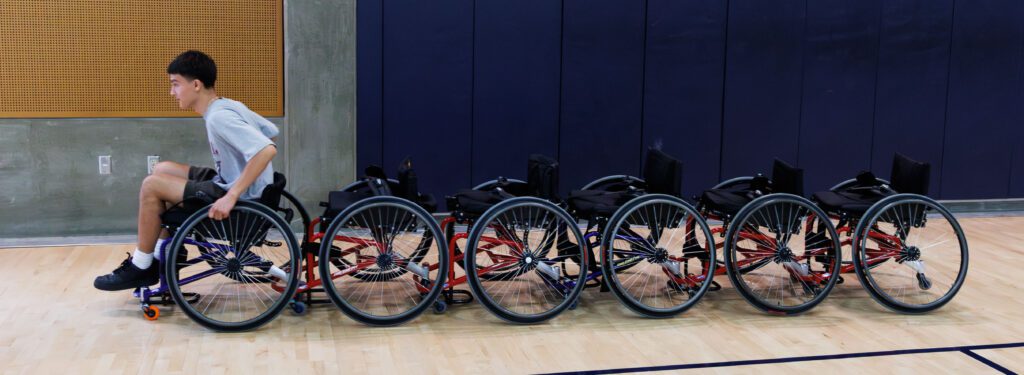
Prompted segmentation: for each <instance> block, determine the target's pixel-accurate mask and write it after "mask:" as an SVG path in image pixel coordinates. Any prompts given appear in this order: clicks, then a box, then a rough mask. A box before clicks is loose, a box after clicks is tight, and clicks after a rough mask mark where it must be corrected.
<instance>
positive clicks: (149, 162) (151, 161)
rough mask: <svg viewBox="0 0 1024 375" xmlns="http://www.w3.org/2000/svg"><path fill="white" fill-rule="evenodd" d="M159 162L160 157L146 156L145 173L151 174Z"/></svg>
mask: <svg viewBox="0 0 1024 375" xmlns="http://www.w3.org/2000/svg"><path fill="white" fill-rule="evenodd" d="M159 162H160V155H149V156H146V173H149V174H153V168H156V163H159Z"/></svg>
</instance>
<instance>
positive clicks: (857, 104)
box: [797, 0, 881, 192]
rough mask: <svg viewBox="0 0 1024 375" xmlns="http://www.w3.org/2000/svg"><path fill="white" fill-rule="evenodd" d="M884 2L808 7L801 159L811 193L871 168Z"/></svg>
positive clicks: (840, 0) (826, 0)
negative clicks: (876, 74)
mask: <svg viewBox="0 0 1024 375" xmlns="http://www.w3.org/2000/svg"><path fill="white" fill-rule="evenodd" d="M880 6H881V0H815V1H808V2H807V31H806V32H805V36H804V40H805V42H804V43H805V45H804V78H803V82H804V83H803V85H804V86H803V100H802V105H801V107H802V111H801V113H802V114H801V120H800V152H799V154H800V156H799V160H798V161H797V163H798V164H799V165H800V166H801V167H803V168H804V170H805V172H804V176H805V177H804V178H805V180H804V183H805V189H806V191H808V192H815V191H822V190H827V189H828V188H829V187H831V186H833V185H835V184H836V183H838V182H840V181H843V180H845V179H848V178H853V176H855V175H856V173H857V172H858V171H861V170H866V169H869V168H870V167H871V147H870V145H871V131H870V130H871V126H872V123H873V114H874V110H875V108H874V107H875V103H874V101H875V67H876V65H877V63H878V19H879V10H880V8H879V7H880Z"/></svg>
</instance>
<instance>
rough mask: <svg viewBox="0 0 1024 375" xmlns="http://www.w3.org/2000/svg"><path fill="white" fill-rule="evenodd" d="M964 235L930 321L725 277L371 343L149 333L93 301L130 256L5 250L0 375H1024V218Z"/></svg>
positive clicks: (455, 313) (325, 314)
mask: <svg viewBox="0 0 1024 375" xmlns="http://www.w3.org/2000/svg"><path fill="white" fill-rule="evenodd" d="M960 222H961V224H962V226H963V228H964V230H965V231H966V233H967V237H968V241H969V242H970V251H971V257H970V260H971V263H970V271H969V272H968V277H967V282H966V283H965V285H964V287H963V288H962V289H961V291H960V293H959V294H958V295H957V297H956V298H955V299H954V300H953V301H952V302H951V303H950V304H949V305H947V306H945V307H944V308H942V309H940V310H938V311H935V312H932V313H930V314H926V315H901V314H896V313H893V312H890V311H888V310H885V309H884V308H882V307H881V306H880V305H878V304H877V303H875V302H874V301H873V300H872V299H871V298H870V297H869V296H868V295H867V293H866V292H864V291H863V290H862V289H861V286H860V284H859V283H858V282H857V281H856V277H855V276H854V275H847V276H846V280H847V282H846V283H845V284H843V285H838V286H837V287H836V289H835V290H834V291H833V292H832V294H831V295H830V297H829V298H828V300H826V302H825V303H823V304H822V305H820V306H819V307H818V308H816V309H814V310H812V311H811V312H810V313H807V314H805V315H801V316H797V317H776V316H768V315H765V314H762V313H760V312H758V311H756V310H755V309H754V308H752V307H750V306H749V305H748V304H747V303H746V302H745V301H744V300H743V299H742V298H741V297H740V296H739V295H738V294H737V293H736V292H735V291H734V290H732V288H731V286H729V285H728V281H727V278H726V277H720V278H717V279H716V280H718V281H719V282H720V283H722V284H723V286H724V288H723V290H721V291H718V292H709V293H708V294H707V295H706V296H705V297H704V299H703V300H702V302H701V303H700V304H698V305H697V306H696V307H695V308H693V309H691V310H690V311H688V312H686V313H684V314H683V315H681V316H678V317H676V318H672V319H664V320H652V319H645V318H640V317H637V316H636V315H634V314H633V313H631V312H629V311H628V310H626V309H625V308H624V307H621V306H620V304H619V303H618V301H617V300H616V299H615V298H614V297H613V296H612V295H610V294H607V293H600V292H598V291H596V290H592V289H590V290H587V291H585V292H584V293H583V295H582V301H581V304H580V308H579V309H577V310H574V311H567V312H566V313H564V314H562V315H561V316H559V317H558V318H556V319H555V320H553V321H551V322H548V323H546V324H541V325H536V326H514V325H509V324H506V323H503V322H501V321H499V320H498V319H496V318H494V317H493V316H491V315H490V314H489V313H488V312H487V311H485V310H484V309H483V308H482V307H481V306H479V305H477V304H471V305H465V306H454V307H452V308H450V309H449V310H448V312H447V313H445V314H443V315H434V314H431V313H429V312H428V313H425V314H424V315H423V316H421V317H420V318H418V319H416V320H414V321H413V322H411V323H409V324H406V325H403V326H399V327H391V328H371V327H366V326H363V325H360V324H358V323H356V322H354V321H352V320H350V319H348V318H347V317H345V316H344V315H343V314H342V313H341V312H340V311H339V310H338V309H337V308H335V307H334V306H333V305H316V306H314V307H313V308H312V309H311V311H310V312H309V313H308V314H307V315H305V316H295V315H294V314H292V313H291V312H289V311H288V310H286V311H285V312H284V313H283V314H282V315H281V316H280V317H278V318H277V319H276V320H275V321H273V322H271V323H270V324H268V325H267V326H264V327H263V328H261V329H259V330H257V331H254V332H247V333H241V334H218V333H214V332H211V331H208V330H206V329H204V328H202V327H200V326H199V325H197V324H195V323H193V322H192V321H191V320H189V319H188V318H187V317H186V316H184V314H182V313H180V312H176V311H175V308H173V307H164V308H163V309H162V310H161V317H160V319H159V320H158V321H155V322H150V321H147V320H145V319H143V317H142V315H141V313H140V311H139V308H138V301H137V300H136V299H134V298H132V297H131V296H130V293H129V292H118V293H107V292H100V291H97V290H95V289H93V287H92V280H93V278H94V277H95V276H96V275H97V274H100V273H105V272H109V271H110V270H111V269H112V268H113V267H115V266H117V264H119V262H120V261H121V260H122V259H123V258H124V253H125V252H126V251H130V250H131V249H132V248H133V246H132V245H113V246H111V245H106V246H73V247H47V248H20V249H0V363H2V364H3V366H0V373H4V374H7V373H12V374H17V373H58V372H60V373H67V372H72V373H103V374H108V373H132V374H135V373H144V374H149V373H186V374H192V373H252V372H256V373H278V374H282V373H287V374H291V373H369V372H375V373H385V374H386V373H494V372H496V373H544V372H565V371H600V372H615V373H617V372H650V371H671V372H683V373H707V372H714V373H730V374H731V373H750V374H753V373H757V374H763V373H783V372H786V373H790V372H800V373H811V372H815V373H823V372H829V373H835V372H838V373H857V374H861V373H936V372H937V373H970V374H984V373H999V371H1001V370H1005V371H1014V372H1024V292H1022V289H1021V285H1022V284H1024V250H1022V243H1024V217H970V218H961V219H960ZM844 251H845V249H844ZM998 344H1008V345H998Z"/></svg>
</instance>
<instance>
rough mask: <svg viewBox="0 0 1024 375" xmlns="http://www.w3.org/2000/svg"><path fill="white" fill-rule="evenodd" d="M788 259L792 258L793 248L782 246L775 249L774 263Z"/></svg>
mask: <svg viewBox="0 0 1024 375" xmlns="http://www.w3.org/2000/svg"><path fill="white" fill-rule="evenodd" d="M790 260H793V250H790V249H789V247H787V246H783V247H780V248H779V250H777V251H776V253H775V263H783V262H788V261H790Z"/></svg>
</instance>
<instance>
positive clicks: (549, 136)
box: [472, 0, 562, 184]
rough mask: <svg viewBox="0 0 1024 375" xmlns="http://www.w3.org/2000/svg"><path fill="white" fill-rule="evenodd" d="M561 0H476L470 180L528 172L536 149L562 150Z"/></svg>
mask: <svg viewBox="0 0 1024 375" xmlns="http://www.w3.org/2000/svg"><path fill="white" fill-rule="evenodd" d="M561 38H562V4H561V2H559V1H551V0H491V1H480V2H477V4H476V32H475V33H474V62H475V64H474V68H473V74H474V83H473V146H472V155H473V159H472V171H473V173H472V180H473V183H474V184H476V183H477V182H481V181H486V180H488V179H491V178H494V177H496V176H499V175H501V176H506V177H516V178H525V177H526V161H527V158H528V156H529V155H530V154H531V153H541V154H545V155H549V156H551V157H556V156H557V155H558V101H559V88H560V85H561V82H560V77H561V72H560V66H561V59H562V56H561V50H562V42H561Z"/></svg>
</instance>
